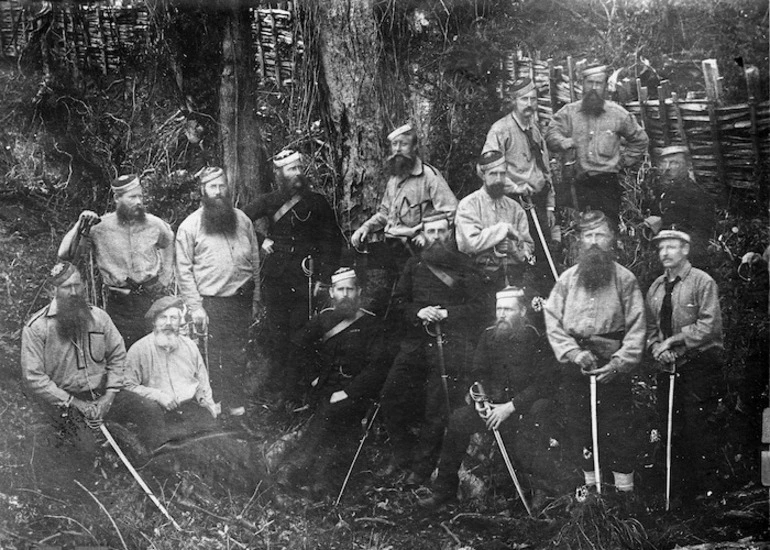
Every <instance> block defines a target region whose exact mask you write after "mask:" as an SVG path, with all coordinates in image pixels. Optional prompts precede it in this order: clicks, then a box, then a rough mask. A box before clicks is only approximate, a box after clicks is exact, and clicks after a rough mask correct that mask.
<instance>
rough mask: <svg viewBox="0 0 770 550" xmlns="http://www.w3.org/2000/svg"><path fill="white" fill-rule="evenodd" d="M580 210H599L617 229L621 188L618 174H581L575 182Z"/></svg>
mask: <svg viewBox="0 0 770 550" xmlns="http://www.w3.org/2000/svg"><path fill="white" fill-rule="evenodd" d="M575 192H576V193H577V197H578V202H579V203H580V210H581V211H582V212H585V211H586V210H589V209H590V210H601V211H602V212H604V213H605V214H606V216H607V218H609V219H610V220H611V221H612V223H613V224H614V227H615V228H617V225H618V222H619V221H620V205H621V201H622V199H623V187H622V186H621V185H620V181H619V176H618V174H594V175H588V174H582V175H581V176H580V177H578V179H577V181H576V182H575Z"/></svg>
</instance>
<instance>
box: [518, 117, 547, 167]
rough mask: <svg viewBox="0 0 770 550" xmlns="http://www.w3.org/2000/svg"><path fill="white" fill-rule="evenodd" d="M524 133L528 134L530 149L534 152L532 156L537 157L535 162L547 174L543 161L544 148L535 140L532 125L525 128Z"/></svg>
mask: <svg viewBox="0 0 770 550" xmlns="http://www.w3.org/2000/svg"><path fill="white" fill-rule="evenodd" d="M524 135H525V136H527V143H528V144H529V150H530V152H531V153H532V156H533V157H535V163H536V164H537V167H538V168H540V171H541V172H542V173H543V174H547V173H548V172H547V171H546V168H545V163H544V162H543V150H542V149H541V147H540V144H539V143H538V142H537V141H535V137H534V136H533V135H532V127H531V126H530V127H529V128H527V129H526V130H524Z"/></svg>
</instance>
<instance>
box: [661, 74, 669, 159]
mask: <svg viewBox="0 0 770 550" xmlns="http://www.w3.org/2000/svg"><path fill="white" fill-rule="evenodd" d="M670 98H671V83H670V82H669V81H668V80H661V81H660V85H659V86H658V112H659V116H660V124H661V127H662V130H663V147H666V146H668V145H671V119H670V118H669V116H668V100H669V99H670Z"/></svg>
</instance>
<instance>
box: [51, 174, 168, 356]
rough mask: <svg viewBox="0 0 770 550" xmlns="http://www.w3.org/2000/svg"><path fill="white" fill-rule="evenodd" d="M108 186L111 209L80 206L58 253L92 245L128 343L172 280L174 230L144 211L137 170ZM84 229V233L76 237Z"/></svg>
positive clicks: (72, 253) (65, 255)
mask: <svg viewBox="0 0 770 550" xmlns="http://www.w3.org/2000/svg"><path fill="white" fill-rule="evenodd" d="M111 189H112V193H113V195H114V199H115V211H114V212H110V213H108V214H105V215H103V216H101V217H100V216H99V215H98V214H96V213H95V212H92V211H91V210H84V211H83V212H81V213H80V216H79V218H78V221H77V223H76V224H75V225H74V226H73V227H72V229H70V230H69V231H68V232H67V234H66V235H65V236H64V238H63V239H62V242H61V245H59V258H61V259H62V260H70V261H75V258H76V257H77V256H78V255H79V254H80V252H81V251H82V250H83V248H84V247H86V246H89V245H90V246H91V247H93V251H94V259H95V261H96V266H97V267H98V268H99V273H100V274H101V277H102V283H103V284H104V290H105V291H106V292H105V295H106V305H105V309H106V310H107V313H109V315H110V317H111V318H112V321H113V323H115V326H116V327H118V330H119V331H120V334H121V335H122V336H123V339H124V341H125V343H126V348H129V347H131V344H133V343H134V342H136V341H137V340H138V339H139V338H141V337H142V336H144V335H145V334H147V330H146V327H145V324H144V312H145V311H147V308H149V307H150V305H151V304H152V302H153V300H154V299H155V298H158V297H159V296H162V295H163V294H165V293H166V292H167V290H168V287H169V285H170V284H171V280H172V276H173V273H174V246H173V244H174V233H173V232H172V231H171V228H170V227H169V225H168V224H167V223H166V222H164V221H163V220H161V219H160V218H158V217H156V216H153V215H152V214H149V213H147V212H146V211H145V207H144V193H143V189H142V182H141V180H140V178H139V176H137V175H136V174H128V175H124V176H120V177H118V178H116V179H115V180H113V182H112V184H111ZM86 228H89V230H88V231H86ZM83 233H85V234H86V235H87V236H86V238H84V239H80V240H79V242H78V239H79V235H80V234H83Z"/></svg>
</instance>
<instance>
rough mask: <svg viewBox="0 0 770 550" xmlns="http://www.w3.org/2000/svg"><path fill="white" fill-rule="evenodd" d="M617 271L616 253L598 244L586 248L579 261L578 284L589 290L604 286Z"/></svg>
mask: <svg viewBox="0 0 770 550" xmlns="http://www.w3.org/2000/svg"><path fill="white" fill-rule="evenodd" d="M614 272H615V254H614V253H613V252H612V250H602V249H601V248H599V247H598V246H596V245H592V246H591V247H590V248H588V249H586V250H584V251H583V252H581V254H580V259H579V261H578V270H577V273H578V284H579V285H580V286H582V287H583V288H585V289H587V290H598V289H600V288H604V287H606V286H608V285H609V284H610V282H611V281H612V274H613V273H614Z"/></svg>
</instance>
